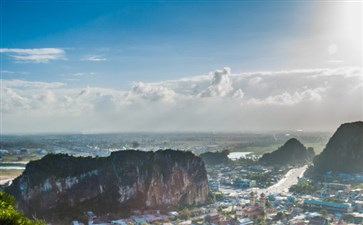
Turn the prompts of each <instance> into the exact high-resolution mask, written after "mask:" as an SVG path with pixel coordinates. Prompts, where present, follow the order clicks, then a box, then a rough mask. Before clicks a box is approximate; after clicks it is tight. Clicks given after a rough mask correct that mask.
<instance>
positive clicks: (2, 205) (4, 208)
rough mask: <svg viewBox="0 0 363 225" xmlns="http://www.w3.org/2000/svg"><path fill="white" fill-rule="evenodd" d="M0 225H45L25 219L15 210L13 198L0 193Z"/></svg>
mask: <svg viewBox="0 0 363 225" xmlns="http://www.w3.org/2000/svg"><path fill="white" fill-rule="evenodd" d="M0 224H1V225H45V223H44V222H42V221H34V220H30V219H28V218H26V217H25V216H24V215H23V214H21V213H20V212H18V211H16V209H15V198H14V197H13V196H11V195H9V194H6V193H4V192H1V191H0Z"/></svg>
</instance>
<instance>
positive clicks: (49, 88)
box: [1, 67, 363, 133]
mask: <svg viewBox="0 0 363 225" xmlns="http://www.w3.org/2000/svg"><path fill="white" fill-rule="evenodd" d="M362 77H363V76H362V71H361V69H360V68H352V67H344V68H335V69H327V68H321V69H307V70H291V71H265V72H251V73H240V74H233V73H232V71H231V69H230V68H228V67H226V68H224V69H222V70H216V71H214V72H211V73H210V74H209V75H205V76H198V77H187V78H183V79H179V80H168V81H161V82H155V83H144V82H135V83H134V84H133V86H132V88H131V89H130V90H128V91H127V90H126V91H121V90H115V89H107V88H100V87H87V88H70V87H67V84H65V83H58V82H52V83H46V82H30V81H23V80H2V86H3V87H2V88H1V94H2V107H1V113H2V115H3V121H2V123H3V132H4V133H16V132H118V131H126V132H127V131H227V132H231V131H265V130H297V129H303V130H332V129H335V128H336V127H337V126H338V125H339V124H340V123H343V122H347V121H353V120H363V99H362V98H363V78H362Z"/></svg>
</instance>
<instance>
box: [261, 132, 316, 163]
mask: <svg viewBox="0 0 363 225" xmlns="http://www.w3.org/2000/svg"><path fill="white" fill-rule="evenodd" d="M314 155H315V153H314V150H312V149H311V148H308V149H306V147H305V146H304V145H303V144H302V143H301V142H300V141H299V140H297V139H296V138H291V139H289V140H288V141H286V142H285V144H284V145H283V146H281V147H279V148H278V149H277V150H275V151H273V152H271V153H266V154H264V155H263V156H262V157H261V158H260V162H261V163H263V164H267V165H287V164H293V165H296V164H305V163H306V162H308V161H311V160H312V158H313V157H314Z"/></svg>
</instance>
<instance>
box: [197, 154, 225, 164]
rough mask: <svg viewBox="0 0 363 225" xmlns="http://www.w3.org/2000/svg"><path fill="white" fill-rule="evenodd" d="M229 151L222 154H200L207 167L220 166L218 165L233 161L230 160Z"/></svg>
mask: <svg viewBox="0 0 363 225" xmlns="http://www.w3.org/2000/svg"><path fill="white" fill-rule="evenodd" d="M228 154H229V151H228V150H224V151H222V152H206V153H203V154H200V155H199V157H200V158H202V160H203V161H204V163H205V164H207V165H218V164H229V163H231V160H230V159H229V158H228Z"/></svg>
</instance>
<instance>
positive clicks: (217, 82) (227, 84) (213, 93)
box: [200, 67, 233, 97]
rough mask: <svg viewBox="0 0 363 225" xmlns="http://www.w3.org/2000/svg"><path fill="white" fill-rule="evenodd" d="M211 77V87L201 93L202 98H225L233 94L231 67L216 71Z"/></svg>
mask: <svg viewBox="0 0 363 225" xmlns="http://www.w3.org/2000/svg"><path fill="white" fill-rule="evenodd" d="M211 75H212V76H213V79H212V82H211V85H210V86H209V87H208V88H207V90H205V91H203V92H202V93H200V96H201V97H224V96H226V95H228V94H230V93H231V91H232V90H233V87H232V83H231V81H230V78H229V77H230V75H231V69H230V68H229V67H225V68H223V70H216V71H215V72H214V73H213V74H211Z"/></svg>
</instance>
